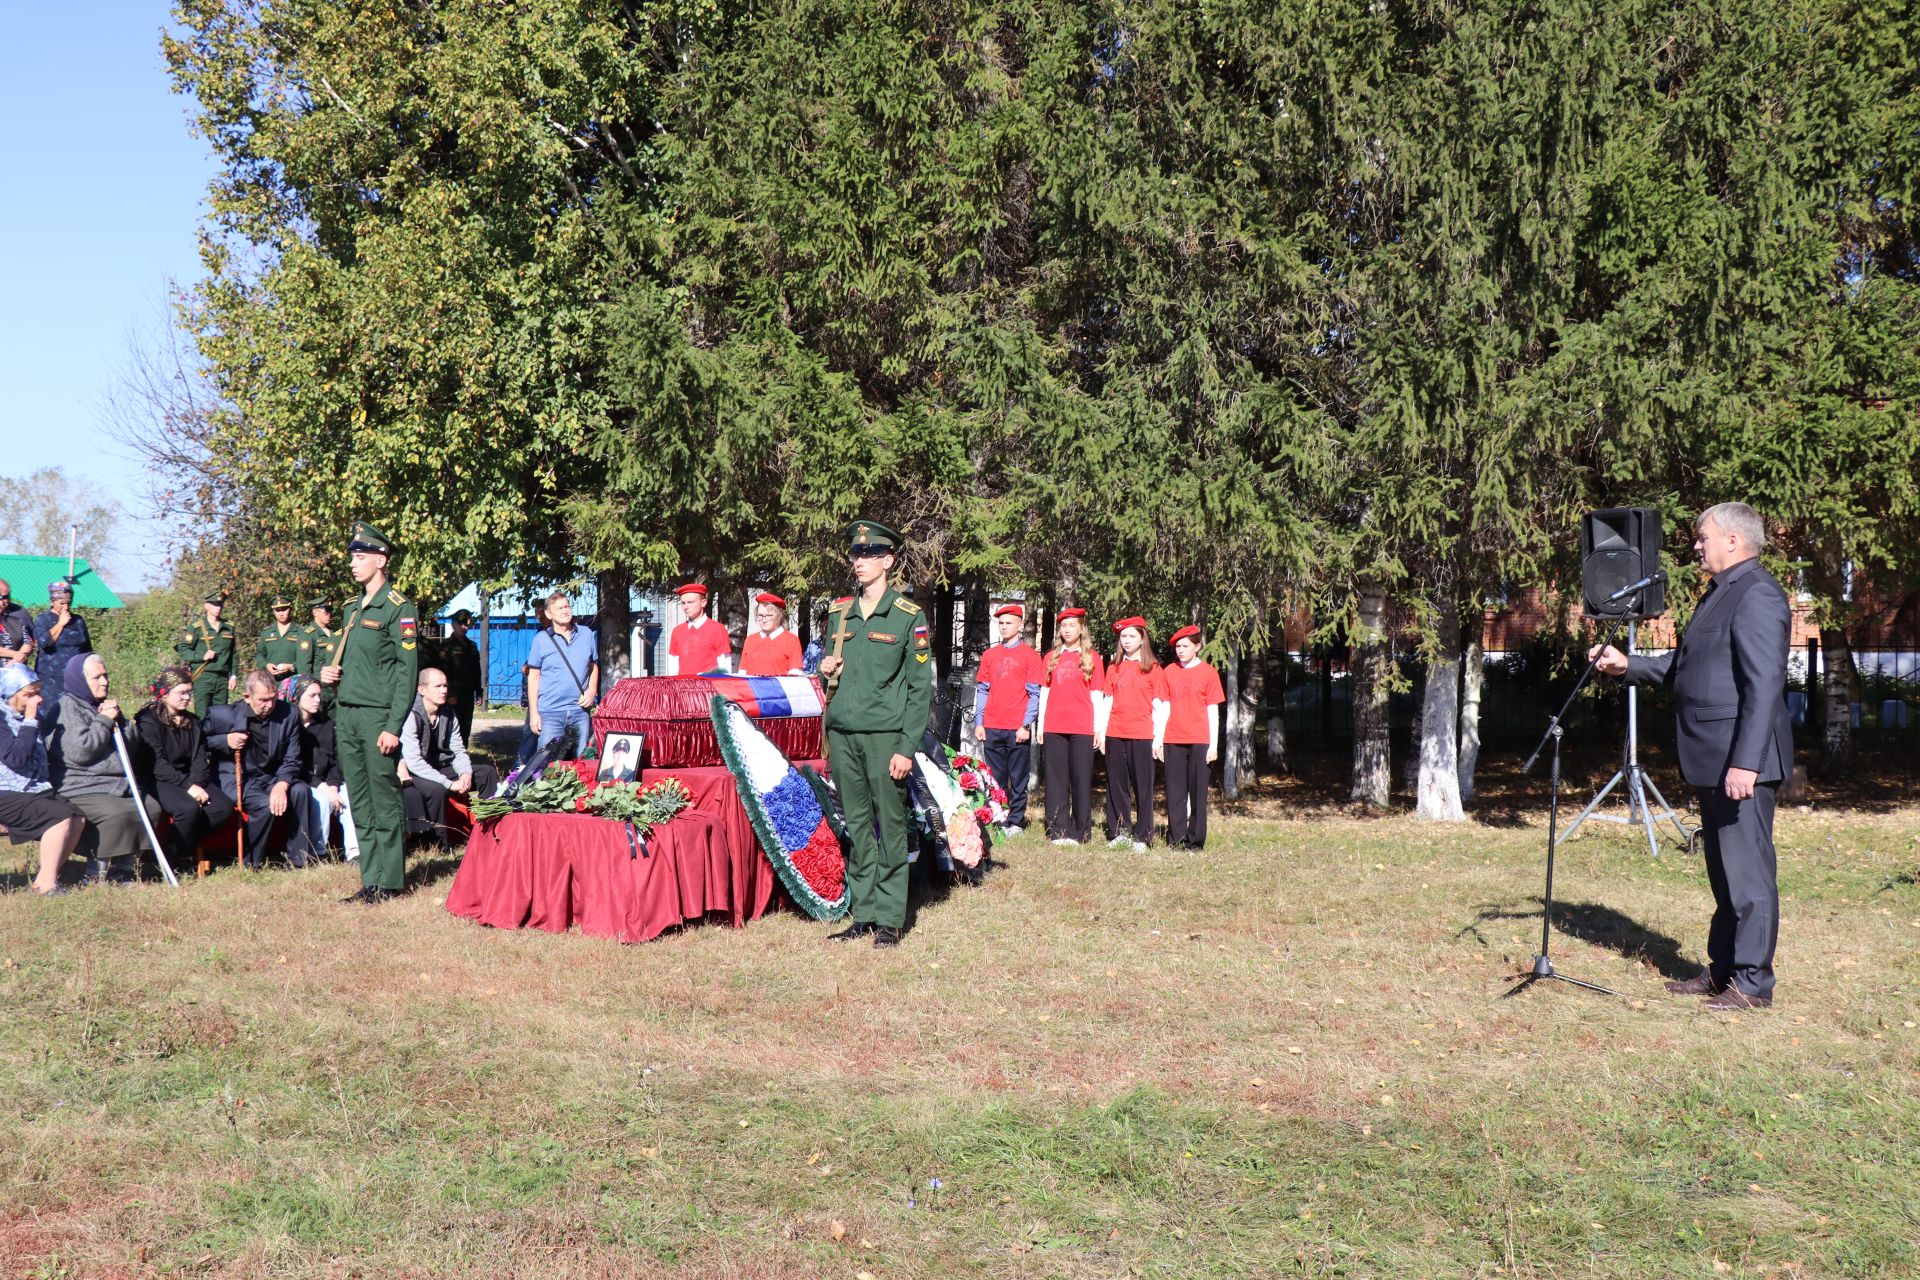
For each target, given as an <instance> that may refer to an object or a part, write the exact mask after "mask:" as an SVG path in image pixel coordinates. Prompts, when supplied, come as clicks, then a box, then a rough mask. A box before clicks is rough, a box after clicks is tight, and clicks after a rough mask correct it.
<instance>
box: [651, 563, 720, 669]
mask: <svg viewBox="0 0 1920 1280" xmlns="http://www.w3.org/2000/svg"><path fill="white" fill-rule="evenodd" d="M673 594H674V595H675V596H676V597H677V598H678V599H679V601H680V613H681V616H683V617H684V618H686V621H685V622H683V623H681V624H680V625H679V626H677V627H675V628H674V629H673V633H672V634H671V635H669V636H668V637H667V674H668V675H670V676H698V675H705V674H706V673H707V672H709V671H727V670H731V669H732V667H733V638H732V637H731V636H729V635H728V634H727V627H726V624H725V623H723V622H721V621H720V620H719V619H717V618H709V617H708V616H707V589H706V587H705V586H703V585H702V584H700V583H698V582H689V583H687V584H686V585H685V586H682V587H678V588H676V589H675V590H674V593H673Z"/></svg>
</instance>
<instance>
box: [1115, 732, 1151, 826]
mask: <svg viewBox="0 0 1920 1280" xmlns="http://www.w3.org/2000/svg"><path fill="white" fill-rule="evenodd" d="M1117 836H1132V837H1133V839H1134V840H1136V841H1137V842H1139V843H1140V844H1152V843H1153V742H1152V740H1151V739H1148V738H1112V737H1110V738H1108V739H1107V839H1109V840H1112V839H1114V838H1115V837H1117Z"/></svg>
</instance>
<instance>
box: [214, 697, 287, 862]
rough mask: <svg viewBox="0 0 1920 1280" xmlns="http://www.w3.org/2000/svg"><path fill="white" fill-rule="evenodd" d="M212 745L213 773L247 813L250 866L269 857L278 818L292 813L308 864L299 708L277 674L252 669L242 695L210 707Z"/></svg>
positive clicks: (222, 788)
mask: <svg viewBox="0 0 1920 1280" xmlns="http://www.w3.org/2000/svg"><path fill="white" fill-rule="evenodd" d="M206 730H207V747H208V749H209V750H210V751H211V752H212V753H213V763H214V776H215V777H216V778H217V779H218V780H219V783H220V789H221V790H222V791H224V792H226V794H227V798H228V799H230V800H233V801H234V802H235V803H237V804H239V805H240V807H241V808H242V809H245V810H246V814H247V868H248V869H249V870H251V871H258V870H260V868H261V866H262V865H263V864H264V863H265V862H266V857H267V840H268V838H269V837H270V836H271V835H272V834H273V826H274V821H275V820H276V819H277V818H279V817H280V816H281V815H283V814H289V815H290V822H291V832H290V834H291V835H293V836H294V837H297V838H293V839H290V840H289V841H288V842H287V845H286V847H287V849H288V850H289V856H290V857H291V858H292V860H293V865H294V866H296V867H303V866H305V865H306V864H307V856H306V851H307V847H308V845H307V841H306V839H305V838H304V834H305V822H306V815H307V812H308V810H309V809H310V808H311V807H312V806H311V805H309V804H308V803H307V784H306V783H304V782H302V781H300V713H299V712H298V711H296V710H295V709H294V708H293V707H291V706H288V705H287V704H286V703H284V702H282V701H280V699H279V696H278V694H277V693H276V692H275V687H274V683H273V677H271V676H269V675H268V674H267V673H266V672H264V671H252V672H248V673H247V677H246V680H245V681H244V683H243V686H242V693H241V696H240V701H238V702H230V703H224V704H216V705H215V706H211V707H208V708H207V721H206ZM236 750H237V751H238V752H239V753H240V784H241V786H240V788H238V789H236V788H235V787H234V785H233V784H234V777H233V755H234V752H235V751H236Z"/></svg>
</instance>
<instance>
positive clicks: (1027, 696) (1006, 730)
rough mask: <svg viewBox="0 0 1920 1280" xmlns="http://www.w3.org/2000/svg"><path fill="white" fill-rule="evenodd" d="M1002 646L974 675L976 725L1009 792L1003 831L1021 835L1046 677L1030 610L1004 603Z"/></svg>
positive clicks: (997, 617) (998, 623)
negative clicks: (1031, 634)
mask: <svg viewBox="0 0 1920 1280" xmlns="http://www.w3.org/2000/svg"><path fill="white" fill-rule="evenodd" d="M993 624H994V627H995V629H997V630H998V631H999V632H1000V643H999V644H996V645H994V646H993V647H992V648H991V649H988V650H987V651H986V652H985V653H983V654H981V655H980V669H979V671H978V673H976V675H975V676H974V704H973V722H974V727H975V729H976V731H977V733H978V736H979V738H980V741H981V743H982V749H981V754H982V755H984V756H985V757H986V758H987V768H988V769H991V770H992V771H993V776H994V777H995V778H996V779H997V780H998V781H999V783H1000V785H1001V786H1002V787H1003V788H1005V789H1006V793H1007V820H1006V823H1005V824H1004V827H1003V829H1004V830H1005V831H1006V833H1007V834H1008V835H1010V836H1017V835H1019V834H1020V833H1021V832H1022V831H1024V830H1025V829H1026V826H1027V779H1028V777H1029V776H1030V775H1031V774H1032V772H1033V731H1034V726H1035V725H1036V724H1037V723H1038V722H1039V719H1040V686H1041V684H1042V682H1043V681H1044V680H1045V678H1046V673H1045V670H1044V668H1043V667H1042V665H1041V661H1040V655H1039V653H1038V652H1036V651H1035V649H1034V647H1033V646H1032V645H1030V644H1028V643H1027V642H1026V641H1025V639H1023V638H1022V635H1021V632H1022V630H1023V628H1024V627H1025V626H1026V610H1025V609H1024V608H1022V607H1021V606H1020V605H1017V604H1003V605H1001V606H1000V607H999V608H998V609H995V610H994V611H993Z"/></svg>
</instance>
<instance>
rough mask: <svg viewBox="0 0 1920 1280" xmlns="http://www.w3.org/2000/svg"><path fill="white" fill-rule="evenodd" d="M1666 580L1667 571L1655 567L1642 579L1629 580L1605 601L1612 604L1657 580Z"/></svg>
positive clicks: (1644, 588) (1642, 589)
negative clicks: (1636, 580)
mask: <svg viewBox="0 0 1920 1280" xmlns="http://www.w3.org/2000/svg"><path fill="white" fill-rule="evenodd" d="M1666 580H1667V571H1666V570H1665V569H1655V570H1654V571H1653V572H1652V573H1650V574H1648V575H1647V576H1646V577H1644V578H1642V579H1640V581H1638V582H1629V583H1628V584H1627V585H1626V586H1624V587H1622V588H1620V589H1619V590H1618V591H1616V592H1614V593H1613V594H1612V595H1610V596H1608V597H1607V598H1606V601H1605V603H1607V604H1612V603H1613V602H1614V601H1616V600H1622V599H1625V598H1626V597H1627V596H1630V595H1632V594H1633V593H1634V592H1636V591H1644V590H1646V589H1647V588H1648V587H1650V586H1652V585H1653V584H1654V583H1656V582H1665V581H1666Z"/></svg>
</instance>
